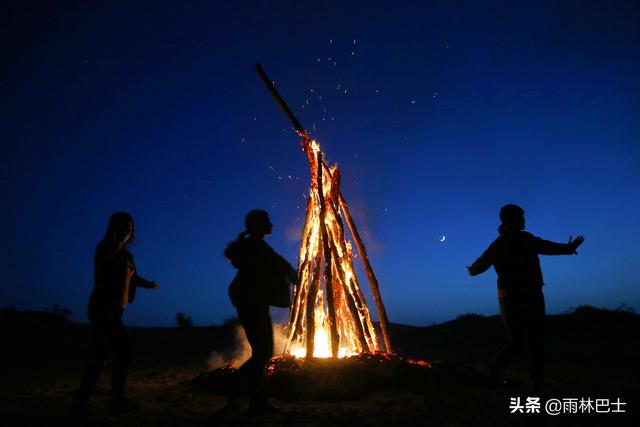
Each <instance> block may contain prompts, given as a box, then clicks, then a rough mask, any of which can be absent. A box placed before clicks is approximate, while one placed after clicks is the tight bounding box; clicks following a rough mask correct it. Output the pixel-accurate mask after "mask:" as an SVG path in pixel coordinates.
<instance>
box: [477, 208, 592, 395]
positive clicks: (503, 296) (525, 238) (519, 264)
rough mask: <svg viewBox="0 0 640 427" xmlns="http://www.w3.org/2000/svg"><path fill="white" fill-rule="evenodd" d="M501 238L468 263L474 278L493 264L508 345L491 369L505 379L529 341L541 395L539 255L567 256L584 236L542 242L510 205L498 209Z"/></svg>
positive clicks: (534, 377) (536, 387)
mask: <svg viewBox="0 0 640 427" xmlns="http://www.w3.org/2000/svg"><path fill="white" fill-rule="evenodd" d="M500 220H501V221H502V224H501V225H500V227H499V228H498V231H499V233H500V236H499V237H498V238H497V239H496V240H494V241H493V243H491V245H490V246H489V248H488V249H487V250H486V251H484V253H483V254H482V256H481V257H480V258H478V259H477V260H476V262H474V263H473V265H471V266H469V267H467V269H468V270H469V274H471V275H472V276H476V275H478V274H480V273H483V272H485V271H486V270H487V269H488V268H489V267H491V266H492V265H493V267H494V269H495V270H496V273H498V301H499V304H500V317H501V318H502V322H503V324H504V326H505V329H506V332H507V338H508V343H507V345H506V347H505V348H504V349H503V350H502V351H501V352H500V354H499V355H498V357H497V358H496V360H495V362H494V365H493V366H492V367H491V369H492V375H493V376H494V377H495V379H496V380H498V381H500V382H502V381H503V380H504V370H505V368H506V366H507V365H508V364H509V362H511V361H512V360H513V358H514V357H515V356H516V355H517V354H518V353H520V351H521V350H522V348H523V347H524V345H525V343H526V342H527V341H528V344H529V350H530V356H531V379H532V382H533V388H534V392H536V393H542V391H543V375H544V354H543V352H544V315H545V311H544V295H543V294H542V286H543V285H544V283H543V280H542V270H541V268H540V260H539V259H538V255H571V254H577V252H576V249H577V248H578V247H579V246H580V245H581V244H582V242H583V241H584V238H583V237H582V236H579V237H577V238H576V239H575V240H573V241H572V240H571V238H569V243H566V244H565V243H555V242H550V241H548V240H543V239H541V238H539V237H536V236H534V235H532V234H530V233H527V232H526V231H523V230H524V223H525V220H524V210H522V208H521V207H519V206H517V205H513V204H508V205H505V206H503V207H502V209H500Z"/></svg>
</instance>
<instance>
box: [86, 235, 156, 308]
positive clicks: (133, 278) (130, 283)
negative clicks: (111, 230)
mask: <svg viewBox="0 0 640 427" xmlns="http://www.w3.org/2000/svg"><path fill="white" fill-rule="evenodd" d="M93 265H94V273H93V292H91V297H90V299H89V309H90V310H117V309H124V308H125V307H126V305H127V304H130V303H132V302H133V300H134V299H135V296H136V289H137V288H138V287H139V286H140V287H144V288H148V287H152V282H149V281H148V280H145V279H143V278H142V277H140V276H139V275H138V273H137V271H136V266H135V264H134V262H133V255H131V252H129V251H128V250H127V249H126V248H124V247H122V248H120V249H118V247H117V246H116V245H115V244H114V243H112V242H109V241H106V240H102V241H100V243H98V246H97V247H96V252H95V255H94V257H93ZM125 294H126V295H125Z"/></svg>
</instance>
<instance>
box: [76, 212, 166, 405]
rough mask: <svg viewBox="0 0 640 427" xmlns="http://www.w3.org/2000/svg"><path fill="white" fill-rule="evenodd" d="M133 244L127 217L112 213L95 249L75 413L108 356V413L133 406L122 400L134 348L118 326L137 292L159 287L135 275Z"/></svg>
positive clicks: (131, 228) (121, 327) (132, 403)
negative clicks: (88, 329)
mask: <svg viewBox="0 0 640 427" xmlns="http://www.w3.org/2000/svg"><path fill="white" fill-rule="evenodd" d="M133 238H134V229H133V219H132V218H131V215H129V214H128V213H125V212H116V213H114V214H113V215H111V218H109V225H108V226H107V231H106V233H105V235H104V237H103V238H102V240H101V241H100V242H99V243H98V246H97V247H96V251H95V255H94V257H93V264H94V274H93V291H92V292H91V297H90V298H89V308H88V310H87V311H88V316H89V321H90V322H91V326H92V328H93V337H92V338H91V346H90V348H89V356H88V360H87V365H86V368H85V371H84V375H83V377H82V381H81V384H80V388H79V390H78V395H77V398H76V402H75V406H76V407H82V406H83V405H84V404H86V402H87V400H88V398H89V395H90V394H91V392H92V391H93V389H94V388H95V385H96V383H97V382H98V377H99V376H100V371H101V370H102V367H103V366H104V364H105V361H106V360H107V357H108V356H109V353H112V356H113V357H112V358H113V370H112V376H111V402H110V407H111V409H113V410H130V409H135V408H136V407H137V406H138V405H137V403H136V402H134V401H132V400H130V399H127V398H125V397H124V389H125V384H126V381H127V372H128V369H129V363H130V361H131V354H132V351H133V347H132V344H131V340H130V339H129V336H128V334H127V331H126V329H125V326H124V324H123V323H122V313H123V312H124V309H125V308H126V307H127V304H130V303H132V302H133V300H134V297H135V295H136V289H137V288H139V287H140V288H147V289H158V288H159V285H158V284H157V283H156V282H150V281H148V280H145V279H143V278H142V277H140V276H139V275H138V273H137V271H136V267H135V264H134V263H133V256H132V255H131V253H130V252H129V251H128V250H127V245H129V244H130V243H131V242H132V241H133Z"/></svg>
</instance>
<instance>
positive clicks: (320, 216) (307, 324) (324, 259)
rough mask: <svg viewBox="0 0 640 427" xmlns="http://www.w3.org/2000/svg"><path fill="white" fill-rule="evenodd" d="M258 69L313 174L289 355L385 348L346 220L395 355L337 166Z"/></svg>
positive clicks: (388, 347) (387, 343)
mask: <svg viewBox="0 0 640 427" xmlns="http://www.w3.org/2000/svg"><path fill="white" fill-rule="evenodd" d="M256 69H257V71H258V74H259V75H260V77H261V79H262V81H263V82H264V84H265V85H266V86H267V89H268V90H269V92H270V93H271V95H272V96H273V98H274V100H275V101H276V103H277V104H278V105H279V106H280V108H281V109H282V110H283V111H284V113H285V114H286V115H287V117H288V118H289V120H290V121H291V123H292V124H293V127H294V129H295V130H296V132H297V133H298V135H299V136H300V137H301V138H302V141H301V145H302V149H303V151H304V152H305V154H306V155H307V160H308V161H309V168H310V171H311V188H310V191H309V194H310V197H309V198H308V200H307V210H306V218H305V224H304V228H303V232H302V243H301V246H300V256H299V261H298V281H297V283H296V284H295V286H294V290H293V302H292V306H291V312H290V317H289V338H288V342H287V344H286V347H285V352H288V353H290V354H293V355H295V356H301V357H342V356H346V355H350V354H356V353H361V352H374V351H380V349H381V348H380V344H379V343H378V339H377V337H376V332H375V329H374V327H373V323H372V322H371V318H370V316H369V309H368V308H367V304H366V302H365V299H364V296H363V295H362V291H361V289H360V285H359V282H358V279H357V277H356V275H355V272H354V269H353V253H352V247H351V242H349V241H348V240H347V239H346V237H345V227H344V223H343V218H344V220H345V221H346V223H347V226H348V228H349V231H350V233H351V237H352V238H353V240H354V242H355V244H356V247H357V249H358V253H359V254H360V259H361V260H362V263H363V266H364V270H365V272H366V274H367V278H368V280H369V284H370V285H371V291H372V294H373V297H374V300H375V303H376V307H377V309H378V316H379V319H380V328H381V330H382V336H383V339H384V344H385V348H386V351H387V352H391V340H390V337H389V332H388V321H387V315H386V312H385V309H384V304H383V303H382V297H381V296H380V290H379V287H378V281H377V279H376V276H375V274H374V273H373V269H372V268H371V264H370V263H369V258H368V256H367V252H366V249H365V247H364V244H363V243H362V239H361V238H360V235H359V233H358V230H357V228H356V226H355V223H354V222H353V218H352V217H351V214H350V212H349V208H348V206H347V203H346V202H345V200H344V197H343V196H342V193H341V191H340V176H341V174H340V171H339V170H338V168H337V167H336V166H332V167H328V166H327V164H326V163H325V162H324V160H323V156H322V152H321V151H320V146H319V145H318V144H317V143H316V142H315V141H313V140H311V138H310V137H309V134H308V133H307V132H306V131H305V130H304V128H303V127H302V126H301V125H300V123H299V122H298V120H297V119H296V117H295V116H294V115H293V114H292V113H291V110H289V108H288V106H287V105H286V103H285V102H284V100H283V99H282V98H281V97H280V95H279V94H278V92H277V91H276V89H275V87H274V85H273V83H272V82H271V80H269V78H268V77H267V75H266V74H265V72H264V70H263V69H262V67H261V66H260V64H256Z"/></svg>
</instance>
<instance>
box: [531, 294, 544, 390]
mask: <svg viewBox="0 0 640 427" xmlns="http://www.w3.org/2000/svg"><path fill="white" fill-rule="evenodd" d="M544 316H545V307H544V296H543V295H542V293H540V295H538V296H536V299H535V301H534V304H533V306H532V316H531V324H530V326H529V348H530V355H531V381H532V383H533V391H534V392H535V393H543V392H544Z"/></svg>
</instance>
